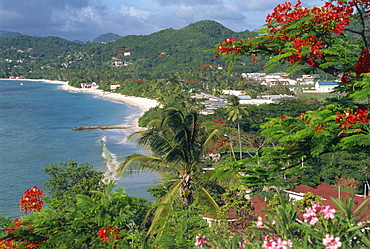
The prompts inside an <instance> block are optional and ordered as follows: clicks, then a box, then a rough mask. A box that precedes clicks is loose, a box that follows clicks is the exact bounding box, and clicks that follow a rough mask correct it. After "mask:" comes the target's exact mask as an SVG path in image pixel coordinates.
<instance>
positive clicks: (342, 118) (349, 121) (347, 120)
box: [335, 108, 369, 130]
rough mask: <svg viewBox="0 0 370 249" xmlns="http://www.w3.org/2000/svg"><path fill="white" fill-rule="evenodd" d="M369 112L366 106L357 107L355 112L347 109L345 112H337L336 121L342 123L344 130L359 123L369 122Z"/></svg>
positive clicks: (341, 126)
mask: <svg viewBox="0 0 370 249" xmlns="http://www.w3.org/2000/svg"><path fill="white" fill-rule="evenodd" d="M368 112H369V111H368V110H367V109H366V108H361V109H356V111H355V112H354V113H352V110H347V111H345V113H344V114H341V113H339V112H336V115H337V117H336V119H335V122H336V123H338V124H340V128H341V129H342V130H347V129H348V128H351V127H352V126H353V125H354V124H357V123H369V119H368Z"/></svg>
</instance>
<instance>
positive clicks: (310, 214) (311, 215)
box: [303, 208, 319, 225]
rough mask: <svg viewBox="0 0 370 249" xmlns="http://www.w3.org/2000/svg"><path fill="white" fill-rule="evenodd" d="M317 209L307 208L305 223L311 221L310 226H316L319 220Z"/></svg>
mask: <svg viewBox="0 0 370 249" xmlns="http://www.w3.org/2000/svg"><path fill="white" fill-rule="evenodd" d="M315 210H316V208H306V213H304V214H303V218H304V222H307V221H310V225H315V224H316V223H317V222H318V221H319V218H317V215H316V212H315Z"/></svg>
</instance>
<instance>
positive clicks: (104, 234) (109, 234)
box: [98, 227, 120, 243]
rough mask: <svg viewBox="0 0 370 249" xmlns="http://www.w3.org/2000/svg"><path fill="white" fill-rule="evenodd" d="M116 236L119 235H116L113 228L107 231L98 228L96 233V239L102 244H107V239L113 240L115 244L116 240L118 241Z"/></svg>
mask: <svg viewBox="0 0 370 249" xmlns="http://www.w3.org/2000/svg"><path fill="white" fill-rule="evenodd" d="M118 236H119V234H118V231H117V228H115V227H111V228H107V229H105V228H100V229H99V231H98V238H100V239H101V241H102V242H107V243H109V239H113V240H114V241H115V243H117V242H118V240H120V238H119V237H118Z"/></svg>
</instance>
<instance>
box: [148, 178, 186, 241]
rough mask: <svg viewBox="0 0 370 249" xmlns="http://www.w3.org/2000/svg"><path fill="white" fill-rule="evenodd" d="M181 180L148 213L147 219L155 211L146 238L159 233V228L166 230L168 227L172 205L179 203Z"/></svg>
mask: <svg viewBox="0 0 370 249" xmlns="http://www.w3.org/2000/svg"><path fill="white" fill-rule="evenodd" d="M180 188H181V180H176V182H175V183H174V185H173V187H172V188H171V189H170V191H169V192H168V193H167V194H166V195H165V196H163V197H162V198H160V199H157V200H156V201H155V202H154V203H153V206H152V209H151V210H150V211H149V212H148V214H147V217H146V218H148V216H149V215H150V214H151V213H152V211H153V210H155V212H154V214H153V219H152V224H151V226H150V228H149V229H148V232H147V235H146V237H149V236H151V235H153V234H154V233H155V231H157V229H158V227H159V226H161V227H162V228H164V227H165V226H166V225H167V222H166V220H168V219H167V218H168V216H169V215H170V214H171V212H172V210H173V208H172V204H173V203H176V202H178V201H179V197H180Z"/></svg>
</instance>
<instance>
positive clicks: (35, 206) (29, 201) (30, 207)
mask: <svg viewBox="0 0 370 249" xmlns="http://www.w3.org/2000/svg"><path fill="white" fill-rule="evenodd" d="M43 195H44V194H43V192H42V190H41V189H38V188H37V187H36V186H35V187H32V188H30V189H27V190H26V191H24V194H23V197H22V199H21V201H20V206H21V209H22V210H23V211H25V212H30V213H32V212H33V211H40V209H41V208H42V205H43V204H44V202H43V201H42V200H40V198H41V197H42V196H43Z"/></svg>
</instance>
